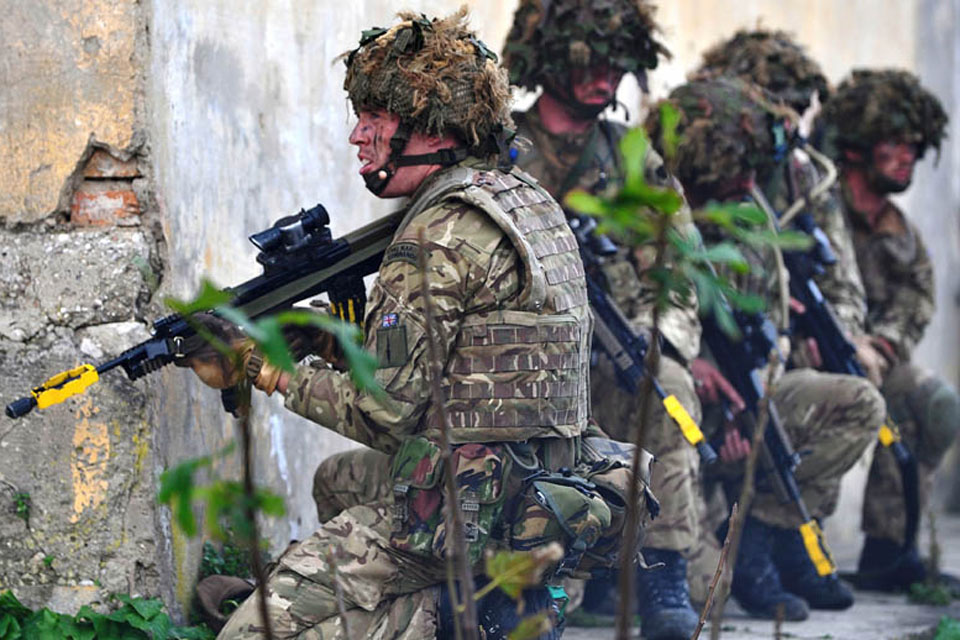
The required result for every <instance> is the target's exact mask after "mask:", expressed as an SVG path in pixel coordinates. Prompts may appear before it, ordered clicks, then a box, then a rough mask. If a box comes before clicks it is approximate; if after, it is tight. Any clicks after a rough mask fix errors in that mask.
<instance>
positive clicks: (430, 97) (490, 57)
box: [344, 8, 513, 153]
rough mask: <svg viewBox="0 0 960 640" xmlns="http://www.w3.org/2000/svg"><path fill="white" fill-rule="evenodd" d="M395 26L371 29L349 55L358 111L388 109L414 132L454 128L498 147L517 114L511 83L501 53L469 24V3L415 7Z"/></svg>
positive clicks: (350, 90)
mask: <svg viewBox="0 0 960 640" xmlns="http://www.w3.org/2000/svg"><path fill="white" fill-rule="evenodd" d="M398 15H399V17H400V20H401V22H400V23H399V24H397V25H394V26H393V27H390V28H389V29H383V28H374V29H369V30H367V31H364V32H363V36H362V38H361V40H360V46H359V47H357V48H356V49H354V50H353V51H351V52H349V53H347V54H345V60H346V65H347V76H346V80H345V81H344V89H346V91H347V94H348V95H349V98H350V102H351V103H352V104H353V108H354V109H355V110H356V111H360V110H364V109H370V110H373V109H385V110H386V111H389V112H391V113H395V114H397V115H399V116H400V119H401V123H402V124H404V125H406V127H408V128H409V129H410V130H411V131H416V132H421V133H425V134H427V135H437V136H440V135H444V134H446V133H450V132H453V133H455V134H457V135H458V136H460V137H461V138H462V139H463V142H464V143H466V145H467V146H468V147H471V148H473V149H475V150H480V151H484V152H487V153H494V152H496V151H497V149H496V147H495V146H491V142H492V138H493V137H495V136H498V135H500V133H501V132H502V131H503V130H504V129H505V128H510V127H512V126H513V125H512V121H511V120H510V87H509V84H508V83H507V79H506V74H505V73H504V71H503V70H502V69H501V68H499V67H498V66H497V56H496V54H494V53H493V52H492V51H491V50H490V49H488V48H487V47H486V45H484V44H483V42H481V41H480V40H479V39H478V38H477V36H476V34H475V33H474V32H473V31H471V30H470V29H469V28H468V26H467V20H466V8H461V9H460V10H459V11H457V12H456V13H454V14H452V15H450V16H448V17H446V18H443V19H436V18H435V19H433V20H430V19H428V18H426V17H425V16H423V15H420V16H417V15H415V14H413V13H409V12H401V13H400V14H398Z"/></svg>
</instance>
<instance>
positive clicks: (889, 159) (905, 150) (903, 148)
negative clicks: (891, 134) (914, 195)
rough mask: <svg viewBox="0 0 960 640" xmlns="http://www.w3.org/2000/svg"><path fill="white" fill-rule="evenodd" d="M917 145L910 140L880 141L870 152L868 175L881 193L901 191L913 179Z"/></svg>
mask: <svg viewBox="0 0 960 640" xmlns="http://www.w3.org/2000/svg"><path fill="white" fill-rule="evenodd" d="M916 164H917V146H916V145H914V144H910V143H908V142H892V141H889V142H878V143H877V144H875V145H873V149H872V150H871V154H870V169H869V171H868V176H869V178H870V183H871V186H872V187H873V188H874V190H876V191H877V192H879V193H901V192H902V191H905V190H906V189H907V187H909V186H910V182H911V181H912V180H913V168H914V166H915V165H916Z"/></svg>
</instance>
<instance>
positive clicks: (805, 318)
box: [752, 168, 920, 549]
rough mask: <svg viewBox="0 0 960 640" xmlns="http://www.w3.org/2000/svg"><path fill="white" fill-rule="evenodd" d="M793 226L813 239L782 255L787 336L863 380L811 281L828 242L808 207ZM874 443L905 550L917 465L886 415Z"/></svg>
mask: <svg viewBox="0 0 960 640" xmlns="http://www.w3.org/2000/svg"><path fill="white" fill-rule="evenodd" d="M788 171H789V168H788ZM792 182H793V181H792V180H788V181H787V184H788V187H789V191H790V195H791V197H793V193H792V192H793V187H792ZM752 197H753V199H754V201H756V203H757V205H758V206H759V207H760V208H761V209H763V210H764V211H765V212H766V214H767V216H769V217H770V219H771V220H776V219H777V217H778V216H777V213H776V212H775V211H774V209H773V207H772V206H771V205H770V203H769V202H768V201H767V199H766V198H765V197H764V195H763V193H762V192H760V191H759V190H758V189H754V192H753V194H752ZM791 226H792V228H793V229H795V230H797V231H801V232H803V233H806V234H807V235H809V236H810V237H811V238H813V245H812V246H811V247H810V249H808V250H807V251H784V252H783V262H784V265H785V266H786V268H787V271H788V272H789V273H790V296H791V297H792V298H794V299H795V300H797V301H798V302H799V303H800V304H801V305H802V306H803V312H802V313H797V312H796V311H794V312H791V314H790V324H791V333H794V334H797V335H800V336H805V337H808V338H813V339H814V340H815V341H816V343H817V347H818V351H819V352H820V359H821V360H822V362H823V364H822V365H821V369H822V370H824V371H828V372H830V373H840V374H846V375H850V376H857V377H860V378H865V377H866V372H865V371H864V370H863V367H862V366H861V364H860V362H859V361H858V360H857V355H856V354H857V349H856V347H855V346H854V345H853V343H851V342H850V340H848V339H847V336H846V335H845V333H844V331H843V329H842V328H841V327H840V324H839V323H838V322H837V318H836V316H835V315H834V313H833V309H832V308H831V306H830V303H829V302H827V300H826V299H825V298H824V297H823V293H822V292H821V291H820V287H818V286H817V283H816V281H815V277H817V276H819V275H822V274H823V273H824V272H825V270H826V268H827V267H829V266H831V265H833V264H836V262H837V257H836V254H835V253H834V252H833V248H832V247H831V246H830V240H829V239H828V238H827V235H826V234H825V233H824V232H823V230H822V229H820V227H819V226H817V224H816V222H815V221H814V219H813V214H811V213H810V211H809V209H801V210H800V211H799V213H797V214H796V215H795V216H794V217H793V221H792V223H791ZM877 439H878V440H879V441H880V445H881V446H884V447H887V448H889V449H890V452H891V453H892V454H893V457H894V459H895V460H896V461H897V467H898V468H899V469H900V476H901V482H902V483H903V491H904V503H905V507H906V532H905V533H906V535H905V546H904V548H906V549H909V548H911V547H913V544H914V543H915V542H916V539H917V529H918V528H919V526H920V497H919V479H918V476H917V462H916V459H915V458H914V457H913V454H912V453H911V452H910V450H909V449H908V448H907V446H906V445H905V444H904V443H903V441H902V440H901V438H900V430H899V429H898V428H897V425H896V423H895V422H894V421H893V419H892V418H891V417H890V416H889V415H888V416H887V417H886V419H885V420H884V424H883V425H881V426H880V430H879V432H878V433H877Z"/></svg>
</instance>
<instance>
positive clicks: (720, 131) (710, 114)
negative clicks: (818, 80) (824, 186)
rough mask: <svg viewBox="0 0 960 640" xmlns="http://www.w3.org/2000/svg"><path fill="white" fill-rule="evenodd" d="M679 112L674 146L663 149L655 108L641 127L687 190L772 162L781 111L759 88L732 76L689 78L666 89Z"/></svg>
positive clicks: (719, 184) (711, 186) (763, 171)
mask: <svg viewBox="0 0 960 640" xmlns="http://www.w3.org/2000/svg"><path fill="white" fill-rule="evenodd" d="M667 101H668V102H669V103H670V104H671V105H672V106H673V107H674V108H675V109H676V110H677V112H678V113H679V121H678V123H677V129H676V135H677V139H676V147H675V150H674V151H672V152H671V151H670V150H667V149H664V146H665V145H664V141H663V134H664V131H663V121H662V119H661V117H660V112H661V109H660V108H655V109H652V110H651V112H650V115H649V116H648V117H647V122H646V128H647V132H648V133H649V135H650V139H651V141H652V142H653V144H654V146H655V147H656V148H657V150H658V151H659V152H660V153H661V155H663V156H664V158H665V159H666V161H667V166H668V168H669V169H670V170H671V172H672V173H673V174H674V175H675V176H676V177H677V179H679V180H680V182H681V184H683V185H684V186H685V187H686V188H688V189H698V190H706V191H710V190H715V189H717V188H721V189H722V188H723V186H724V185H726V184H733V183H736V182H738V181H740V180H741V179H742V177H743V176H745V175H749V174H750V172H751V171H755V172H756V174H757V176H758V177H760V178H762V177H763V176H765V175H768V174H769V172H770V171H771V170H772V169H773V167H774V166H775V151H776V145H777V140H776V138H775V136H774V126H775V125H776V124H777V123H778V122H779V121H782V120H783V118H785V117H786V116H787V111H786V110H785V109H783V108H782V107H777V106H775V105H774V104H773V103H772V102H771V101H770V100H769V99H768V97H767V96H765V95H764V93H763V91H762V90H761V89H760V88H759V87H756V86H755V85H751V84H748V83H746V82H743V81H742V80H740V79H738V78H731V77H717V78H707V79H702V80H693V81H690V82H688V83H686V84H684V85H681V86H679V87H677V88H676V89H674V90H673V91H671V92H670V95H669V97H668V98H667Z"/></svg>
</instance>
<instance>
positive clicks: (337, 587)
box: [327, 545, 353, 640]
mask: <svg viewBox="0 0 960 640" xmlns="http://www.w3.org/2000/svg"><path fill="white" fill-rule="evenodd" d="M337 549H340V546H339V545H338V546H337ZM327 564H329V565H330V570H331V571H332V572H333V592H334V593H335V594H336V596H337V611H339V612H340V621H341V622H343V636H344V637H345V638H346V639H347V640H350V639H351V638H352V637H353V636H352V635H351V634H350V624H349V623H348V622H347V606H346V604H344V602H343V585H342V584H340V571H339V570H338V569H337V559H336V557H335V556H334V554H333V549H330V550H329V551H328V552H327Z"/></svg>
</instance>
